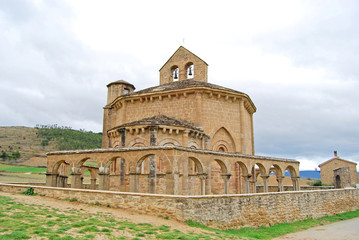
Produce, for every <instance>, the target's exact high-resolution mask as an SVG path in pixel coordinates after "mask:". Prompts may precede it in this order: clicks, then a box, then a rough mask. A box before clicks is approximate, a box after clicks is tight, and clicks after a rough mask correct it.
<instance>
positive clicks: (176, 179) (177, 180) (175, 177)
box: [173, 172, 180, 195]
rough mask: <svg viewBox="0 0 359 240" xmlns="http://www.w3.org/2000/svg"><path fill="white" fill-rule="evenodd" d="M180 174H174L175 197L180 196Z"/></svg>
mask: <svg viewBox="0 0 359 240" xmlns="http://www.w3.org/2000/svg"><path fill="white" fill-rule="evenodd" d="M179 175H180V174H179V172H175V173H174V174H173V181H174V184H173V194H174V195H178V189H179V186H178V184H179Z"/></svg>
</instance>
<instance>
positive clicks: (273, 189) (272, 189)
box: [256, 186, 334, 193]
mask: <svg viewBox="0 0 359 240" xmlns="http://www.w3.org/2000/svg"><path fill="white" fill-rule="evenodd" d="M256 189H257V193H262V192H264V187H263V186H256ZM327 189H334V186H300V190H302V191H307V190H327ZM283 190H284V191H294V188H293V186H283ZM268 192H278V186H268Z"/></svg>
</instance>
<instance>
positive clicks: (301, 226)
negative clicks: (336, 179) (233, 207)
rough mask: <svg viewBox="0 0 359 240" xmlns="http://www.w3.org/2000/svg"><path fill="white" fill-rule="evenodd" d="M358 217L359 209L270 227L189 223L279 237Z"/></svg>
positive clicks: (256, 236)
mask: <svg viewBox="0 0 359 240" xmlns="http://www.w3.org/2000/svg"><path fill="white" fill-rule="evenodd" d="M357 217H359V209H358V210H356V211H350V212H345V213H341V214H336V215H333V216H326V217H321V218H317V219H312V218H310V219H306V220H303V221H297V222H294V223H279V224H275V225H273V226H270V227H259V228H242V229H240V230H237V229H227V230H217V229H211V228H208V227H206V226H204V225H202V224H199V223H196V222H193V221H188V222H187V224H188V225H189V226H191V227H198V228H202V229H206V230H209V231H213V232H215V233H216V234H219V235H221V236H223V237H231V236H236V237H245V238H247V239H272V238H275V237H279V236H281V235H285V234H287V233H293V232H297V231H301V230H306V229H308V228H312V227H316V226H320V225H325V224H329V223H333V222H338V221H342V220H348V219H352V218H357Z"/></svg>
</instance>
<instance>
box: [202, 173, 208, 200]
mask: <svg viewBox="0 0 359 240" xmlns="http://www.w3.org/2000/svg"><path fill="white" fill-rule="evenodd" d="M200 179H201V195H206V179H207V173H202V174H201V175H200Z"/></svg>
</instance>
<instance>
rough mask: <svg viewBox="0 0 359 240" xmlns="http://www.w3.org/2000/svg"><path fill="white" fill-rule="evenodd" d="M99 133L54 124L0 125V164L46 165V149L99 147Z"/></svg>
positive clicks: (100, 139) (100, 140)
mask: <svg viewBox="0 0 359 240" xmlns="http://www.w3.org/2000/svg"><path fill="white" fill-rule="evenodd" d="M101 142H102V135H101V134H100V133H93V132H87V131H84V130H73V129H71V128H68V127H58V126H57V125H51V126H50V125H46V126H45V125H44V126H37V127H36V128H31V127H0V163H9V164H18V165H30V166H46V152H51V151H59V150H71V149H89V148H100V147H101Z"/></svg>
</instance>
